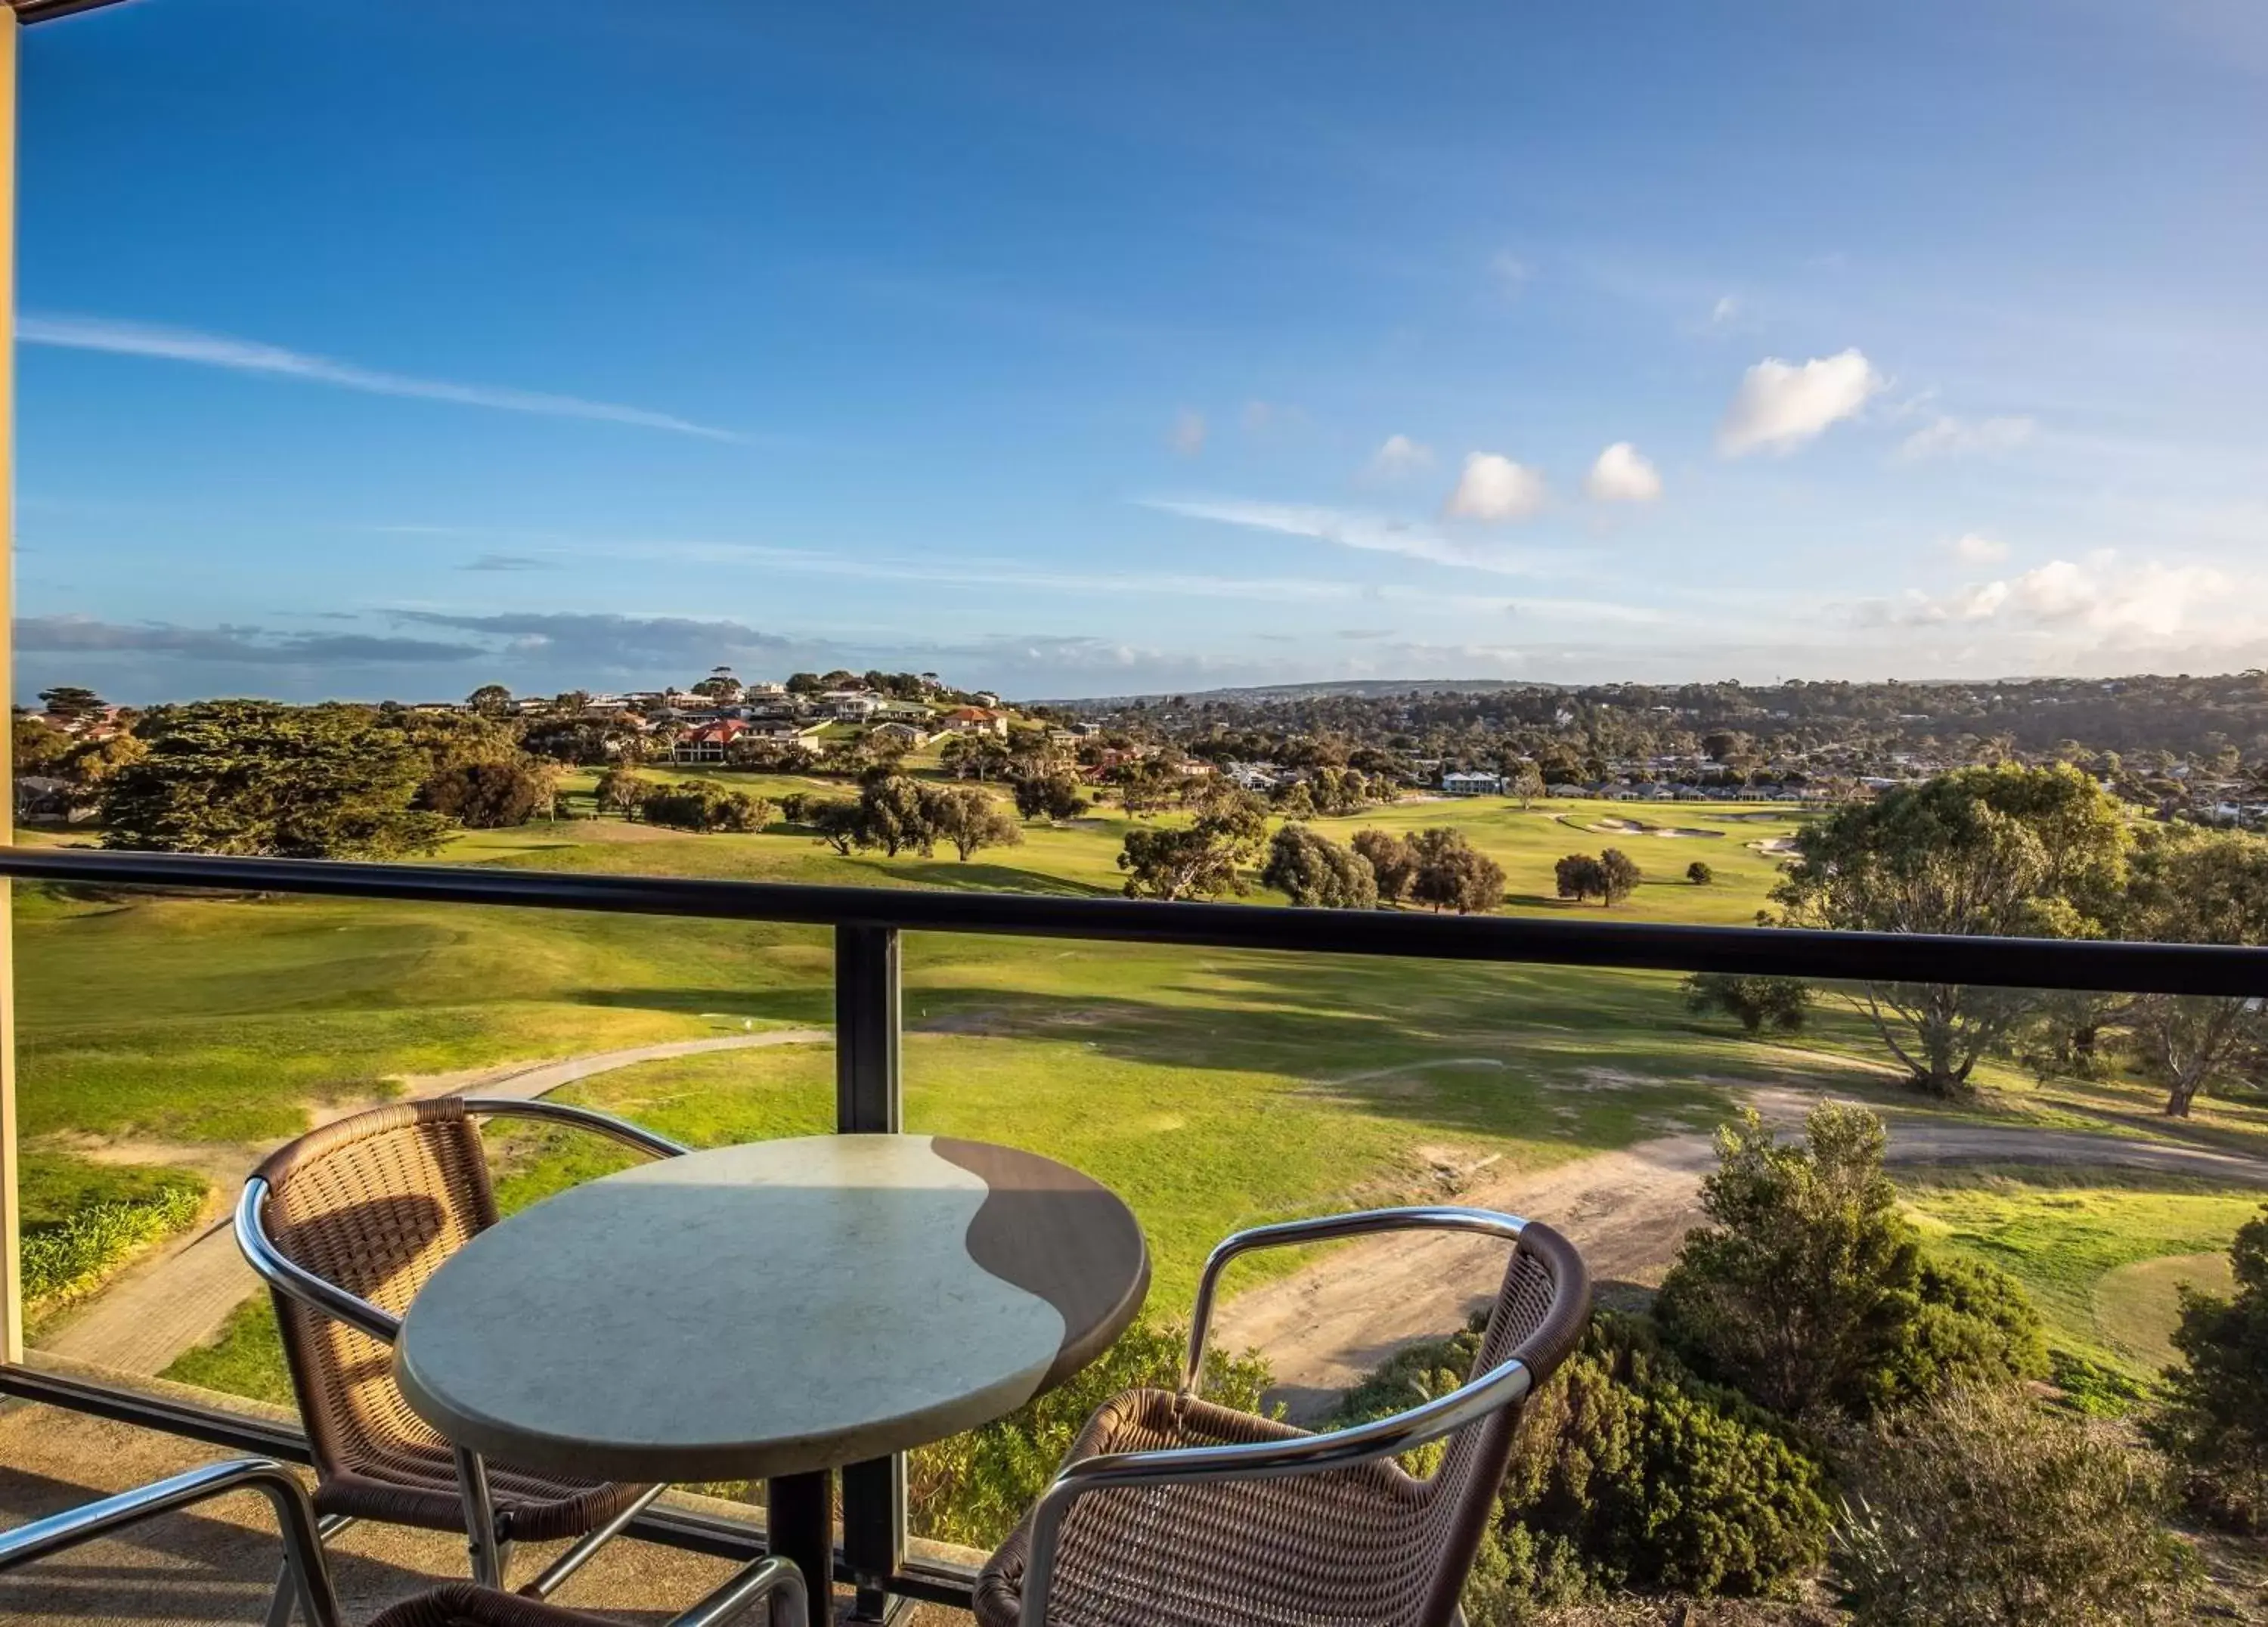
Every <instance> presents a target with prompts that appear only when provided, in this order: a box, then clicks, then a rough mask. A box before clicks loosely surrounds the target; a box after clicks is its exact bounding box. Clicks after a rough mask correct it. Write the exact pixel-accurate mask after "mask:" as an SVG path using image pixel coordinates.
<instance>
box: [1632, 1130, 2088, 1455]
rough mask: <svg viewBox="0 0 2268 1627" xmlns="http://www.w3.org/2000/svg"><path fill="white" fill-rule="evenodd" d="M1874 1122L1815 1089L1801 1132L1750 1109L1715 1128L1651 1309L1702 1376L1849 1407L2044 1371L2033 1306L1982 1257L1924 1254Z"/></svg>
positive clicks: (1779, 1399) (1807, 1405)
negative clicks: (1784, 1131) (1686, 1225)
mask: <svg viewBox="0 0 2268 1627" xmlns="http://www.w3.org/2000/svg"><path fill="white" fill-rule="evenodd" d="M1883 1140H1884V1136H1883V1130H1882V1122H1881V1119H1879V1118H1877V1117H1876V1116H1875V1115H1874V1114H1872V1113H1869V1112H1867V1110H1866V1109H1865V1108H1857V1107H1850V1106H1846V1105H1844V1104H1842V1103H1838V1102H1832V1101H1823V1102H1821V1103H1820V1104H1819V1106H1817V1107H1816V1108H1813V1109H1812V1112H1811V1116H1810V1118H1809V1119H1808V1121H1807V1122H1806V1125H1805V1142H1804V1145H1800V1146H1799V1145H1783V1144H1782V1143H1781V1142H1780V1141H1779V1139H1778V1137H1776V1136H1775V1135H1774V1134H1773V1133H1772V1131H1771V1130H1769V1129H1767V1128H1766V1127H1765V1126H1764V1123H1763V1121H1761V1120H1760V1119H1759V1118H1758V1117H1757V1116H1756V1114H1755V1112H1754V1111H1753V1110H1751V1111H1749V1112H1746V1113H1743V1114H1742V1115H1741V1117H1740V1118H1739V1119H1738V1120H1736V1121H1735V1122H1734V1123H1731V1124H1729V1125H1727V1126H1726V1128H1724V1129H1723V1130H1719V1132H1718V1134H1717V1156H1718V1160H1719V1166H1718V1168H1717V1171H1716V1173H1715V1174H1712V1175H1711V1176H1710V1177H1709V1178H1708V1180H1707V1181H1705V1182H1703V1184H1702V1207H1703V1209H1704V1210H1705V1211H1707V1213H1708V1216H1709V1218H1710V1219H1711V1220H1712V1221H1713V1222H1715V1224H1714V1225H1713V1226H1709V1227H1705V1228H1702V1229H1699V1230H1696V1231H1694V1232H1692V1233H1689V1234H1688V1235H1687V1237H1686V1239H1685V1245H1684V1247H1683V1248H1682V1249H1681V1250H1680V1251H1679V1253H1678V1256H1677V1261H1676V1263H1675V1264H1674V1265H1673V1266H1672V1267H1671V1268H1670V1270H1669V1275H1668V1277H1666V1278H1665V1279H1664V1280H1663V1283H1662V1285H1661V1296H1660V1298H1659V1299H1657V1301H1656V1302H1655V1313H1656V1314H1657V1315H1659V1316H1660V1317H1661V1321H1662V1325H1663V1328H1664V1329H1665V1331H1667V1332H1668V1334H1669V1336H1670V1337H1671V1340H1672V1342H1673V1343H1674V1344H1676V1345H1677V1347H1678V1348H1679V1350H1680V1351H1682V1352H1683V1353H1684V1354H1685V1355H1686V1356H1687V1358H1689V1359H1690V1360H1691V1361H1692V1362H1693V1364H1694V1366H1697V1368H1699V1369H1700V1370H1701V1371H1702V1372H1703V1373H1706V1374H1708V1375H1710V1376H1711V1377H1713V1378H1717V1379H1720V1380H1723V1381H1725V1382H1727V1383H1730V1384H1735V1385H1738V1386H1739V1387H1740V1388H1742V1389H1743V1390H1745V1391H1746V1392H1747V1393H1748V1394H1749V1395H1752V1396H1754V1397H1755V1398H1756V1400H1758V1401H1760V1402H1764V1405H1766V1406H1768V1407H1771V1408H1772V1409H1774V1410H1777V1411H1779V1412H1782V1413H1785V1414H1786V1415H1788V1416H1789V1417H1801V1416H1803V1415H1805V1414H1807V1413H1809V1412H1811V1411H1813V1410H1815V1409H1828V1410H1835V1411H1840V1412H1845V1413H1848V1414H1851V1415H1852V1416H1856V1417H1866V1416H1869V1415H1871V1414H1873V1413H1874V1412H1876V1411H1879V1410H1882V1409H1884V1408H1886V1407H1889V1406H1893V1405H1896V1404H1898V1403H1901V1402H1906V1401H1911V1400H1913V1399H1916V1398H1918V1397H1921V1396H1926V1395H1933V1394H1935V1393H1937V1392H1939V1391H1940V1390H1942V1389H1944V1388H1947V1387H1948V1386H1949V1385H1952V1384H1954V1383H1956V1382H1962V1381H1979V1380H1981V1381H1997V1380H2007V1379H2011V1378H2035V1377H2038V1376H2040V1375H2041V1374H2043V1373H2045V1372H2046V1371H2047V1350H2046V1346H2045V1344H2044V1342H2043V1340H2042V1338H2041V1335H2040V1321H2039V1315H2038V1313H2037V1312H2036V1311H2034V1310H2033V1309H2032V1307H2031V1306H2030V1304H2029V1301H2028V1300H2026V1299H2025V1298H2024V1294H2023V1291H2022V1290H2021V1288H2020V1287H2018V1286H2017V1285H2015V1283H2014V1281H2013V1280H2011V1279H2010V1278H2008V1277H2006V1276H2005V1275H2004V1274H2002V1273H2001V1272H1999V1271H1996V1270H1992V1268H1990V1267H1988V1266H1982V1265H1970V1264H1968V1263H1960V1262H1954V1261H1941V1260H1932V1259H1926V1258H1925V1257H1924V1255H1923V1254H1922V1249H1921V1241H1920V1238H1919V1236H1918V1234H1917V1233H1915V1231H1914V1229H1913V1227H1912V1226H1911V1225H1910V1224H1908V1222H1907V1221H1906V1220H1905V1218H1904V1217H1903V1216H1902V1215H1900V1214H1899V1212H1898V1208H1897V1195H1896V1189H1894V1188H1893V1187H1892V1186H1891V1184H1890V1182H1889V1177H1888V1176H1886V1175H1885V1174H1883V1173H1882V1146H1883Z"/></svg>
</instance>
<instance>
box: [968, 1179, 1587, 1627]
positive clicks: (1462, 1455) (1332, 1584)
mask: <svg viewBox="0 0 2268 1627" xmlns="http://www.w3.org/2000/svg"><path fill="white" fill-rule="evenodd" d="M1589 1307H1590V1292H1589V1283H1588V1277H1587V1273H1586V1272H1585V1270H1584V1267H1583V1263H1582V1260H1581V1257H1580V1255H1577V1254H1576V1252H1575V1250H1574V1248H1573V1247H1572V1245H1571V1244H1569V1243H1568V1241H1567V1240H1566V1239H1565V1238H1564V1237H1561V1236H1560V1235H1559V1234H1558V1233H1556V1232H1554V1231H1552V1230H1551V1229H1550V1227H1548V1226H1541V1225H1537V1224H1535V1223H1533V1222H1531V1223H1529V1224H1528V1226H1527V1227H1526V1229H1525V1231H1524V1232H1523V1233H1521V1238H1520V1241H1519V1244H1518V1246H1517V1248H1516V1250H1515V1252H1514V1254H1513V1259H1512V1262H1511V1263H1510V1265H1509V1266H1508V1267H1507V1268H1506V1272H1505V1276H1504V1280H1503V1285H1502V1287H1501V1288H1500V1290H1499V1293H1498V1295H1497V1299H1496V1303H1495V1306H1494V1307H1493V1309H1492V1310H1491V1314H1490V1316H1489V1320H1488V1323H1487V1327H1486V1330H1485V1332H1484V1335H1483V1336H1482V1340H1481V1345H1480V1350H1479V1353H1478V1354H1477V1356H1476V1358H1475V1359H1474V1365H1473V1369H1472V1374H1471V1375H1470V1376H1471V1377H1474V1378H1477V1377H1479V1376H1480V1375H1482V1374H1484V1373H1488V1372H1490V1371H1491V1369H1493V1368H1495V1367H1497V1366H1499V1365H1500V1364H1502V1363H1504V1362H1505V1361H1506V1360H1507V1359H1510V1358H1518V1359H1519V1360H1521V1361H1522V1362H1524V1363H1525V1364H1526V1365H1527V1366H1528V1370H1529V1372H1530V1373H1531V1374H1532V1375H1533V1378H1534V1381H1535V1383H1538V1384H1540V1383H1542V1382H1543V1380H1545V1379H1547V1378H1548V1377H1549V1376H1550V1374H1551V1373H1552V1372H1553V1371H1554V1370H1555V1369H1556V1368H1557V1366H1559V1364H1560V1363H1561V1362H1562V1361H1563V1360H1565V1358H1566V1357H1567V1356H1568V1355H1569V1353H1570V1352H1572V1351H1573V1350H1574V1348H1575V1346H1576V1345H1577V1344H1578V1343H1579V1342H1580V1339H1581V1337H1582V1333H1583V1328H1584V1325H1585V1322H1586V1321H1587V1318H1588V1315H1589ZM1519 1422H1520V1408H1519V1406H1518V1405H1516V1404H1515V1405H1513V1406H1508V1407H1504V1408H1501V1409H1499V1410H1495V1411H1492V1412H1490V1413H1488V1414H1487V1415H1486V1416H1484V1417H1481V1418H1479V1419H1478V1420H1477V1421H1476V1422H1474V1423H1471V1424H1469V1425H1466V1426H1465V1427H1463V1428H1462V1429H1461V1430H1458V1431H1457V1432H1454V1433H1453V1434H1451V1435H1449V1436H1447V1438H1446V1447H1445V1449H1444V1450H1443V1452H1442V1454H1441V1456H1440V1461H1439V1465H1438V1467H1436V1468H1435V1469H1434V1470H1433V1472H1432V1474H1431V1475H1429V1476H1425V1477H1422V1478H1421V1477H1418V1476H1413V1475H1411V1474H1409V1473H1407V1472H1405V1471H1404V1470H1403V1469H1402V1468H1401V1467H1400V1466H1398V1465H1397V1464H1396V1463H1395V1462H1394V1461H1391V1460H1390V1459H1375V1460H1373V1461H1366V1462H1361V1463H1356V1464H1353V1465H1351V1466H1350V1467H1346V1468H1342V1469H1328V1470H1322V1471H1320V1472H1310V1473H1304V1474H1300V1475H1297V1476H1285V1477H1282V1478H1276V1479H1261V1480H1238V1481H1229V1482H1222V1481H1214V1482H1209V1483H1168V1484H1153V1485H1142V1486H1125V1487H1110V1488H1106V1489H1101V1490H1097V1491H1091V1492H1089V1493H1087V1494H1086V1495H1085V1496H1083V1497H1081V1498H1079V1500H1078V1501H1077V1502H1076V1503H1075V1504H1074V1505H1073V1506H1072V1507H1071V1512H1070V1513H1069V1514H1068V1515H1067V1516H1066V1517H1065V1518H1064V1523H1063V1527H1062V1530H1061V1533H1060V1535H1059V1539H1058V1543H1057V1552H1056V1560H1055V1570H1054V1573H1053V1579H1052V1582H1051V1585H1050V1586H1049V1590H1048V1592H1049V1598H1048V1606H1047V1621H1048V1623H1049V1627H1339V1624H1343V1627H1444V1624H1445V1623H1447V1622H1449V1621H1450V1620H1451V1618H1452V1616H1453V1615H1454V1611H1455V1609H1456V1606H1457V1596H1458V1594H1459V1592H1460V1590H1461V1589H1462V1587H1463V1585H1464V1579H1465V1575H1466V1572H1468V1571H1469V1569H1470V1568H1471V1565H1472V1561H1473V1556H1474V1553H1475V1551H1476V1549H1477V1548H1478V1546H1479V1542H1480V1538H1481V1535H1482V1534H1483V1532H1484V1530H1485V1529H1486V1528H1487V1525H1488V1523H1489V1520H1491V1517H1492V1514H1493V1512H1494V1508H1495V1502H1496V1494H1497V1491H1498V1488H1499V1486H1500V1485H1501V1483H1502V1482H1503V1479H1504V1474H1505V1468H1506V1463H1507V1461H1509V1459H1510V1455H1511V1451H1512V1442H1513V1432H1514V1431H1515V1430H1516V1429H1517V1428H1518V1427H1519ZM1305 1434H1306V1432H1304V1431H1301V1430H1299V1429H1295V1428H1293V1427H1292V1426H1291V1425H1286V1424H1281V1423H1277V1422H1274V1421H1271V1420H1270V1419H1266V1418H1261V1417H1253V1416H1252V1415H1250V1414H1248V1413H1243V1412H1238V1411H1234V1410H1231V1409H1229V1408H1226V1407H1220V1406H1216V1405H1214V1404H1212V1403H1211V1402H1205V1401H1202V1400H1199V1399H1197V1398H1195V1397H1192V1396H1189V1395H1173V1394H1169V1393H1167V1392H1166V1391H1163V1390H1130V1391H1128V1392H1126V1393H1124V1394H1123V1395H1119V1396H1117V1397H1116V1398H1115V1399H1113V1400H1111V1401H1109V1402H1106V1403H1105V1404H1104V1405H1103V1406H1102V1407H1101V1410H1098V1411H1097V1412H1096V1413H1095V1414H1094V1417H1092V1418H1091V1419H1089V1420H1088V1422H1087V1425H1086V1428H1085V1429H1084V1430H1083V1431H1082V1432H1080V1434H1079V1439H1078V1440H1077V1442H1076V1443H1075V1444H1074V1445H1073V1446H1072V1447H1071V1454H1070V1461H1079V1460H1082V1459H1089V1458H1094V1457H1097V1456H1101V1455H1102V1454H1115V1453H1134V1452H1155V1451H1160V1450H1162V1449H1166V1448H1171V1447H1217V1446H1223V1445H1228V1444H1233V1443H1244V1442H1254V1441H1283V1440H1296V1439H1301V1438H1302V1437H1303V1436H1304V1435H1305ZM1032 1525H1033V1521H1032V1519H1031V1518H1030V1517H1029V1516H1027V1519H1026V1520H1025V1521H1024V1523H1023V1524H1022V1525H1020V1527H1019V1528H1017V1530H1016V1531H1015V1532H1014V1533H1013V1535H1011V1536H1010V1537H1009V1538H1008V1540H1007V1542H1005V1544H1003V1545H1002V1547H1001V1549H1000V1550H999V1551H998V1553H997V1554H995V1555H994V1556H993V1557H992V1559H991V1560H990V1563H989V1564H986V1565H985V1567H984V1569H983V1573H982V1574H981V1575H980V1577H979V1578H978V1579H977V1584H976V1619H977V1622H978V1623H979V1627H1018V1622H1019V1617H1020V1612H1021V1610H1022V1608H1023V1602H1024V1596H1023V1595H1024V1587H1023V1584H1024V1578H1025V1573H1026V1570H1027V1565H1028V1564H1029V1562H1030V1556H1031V1544H1032V1540H1033V1532H1032Z"/></svg>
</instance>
